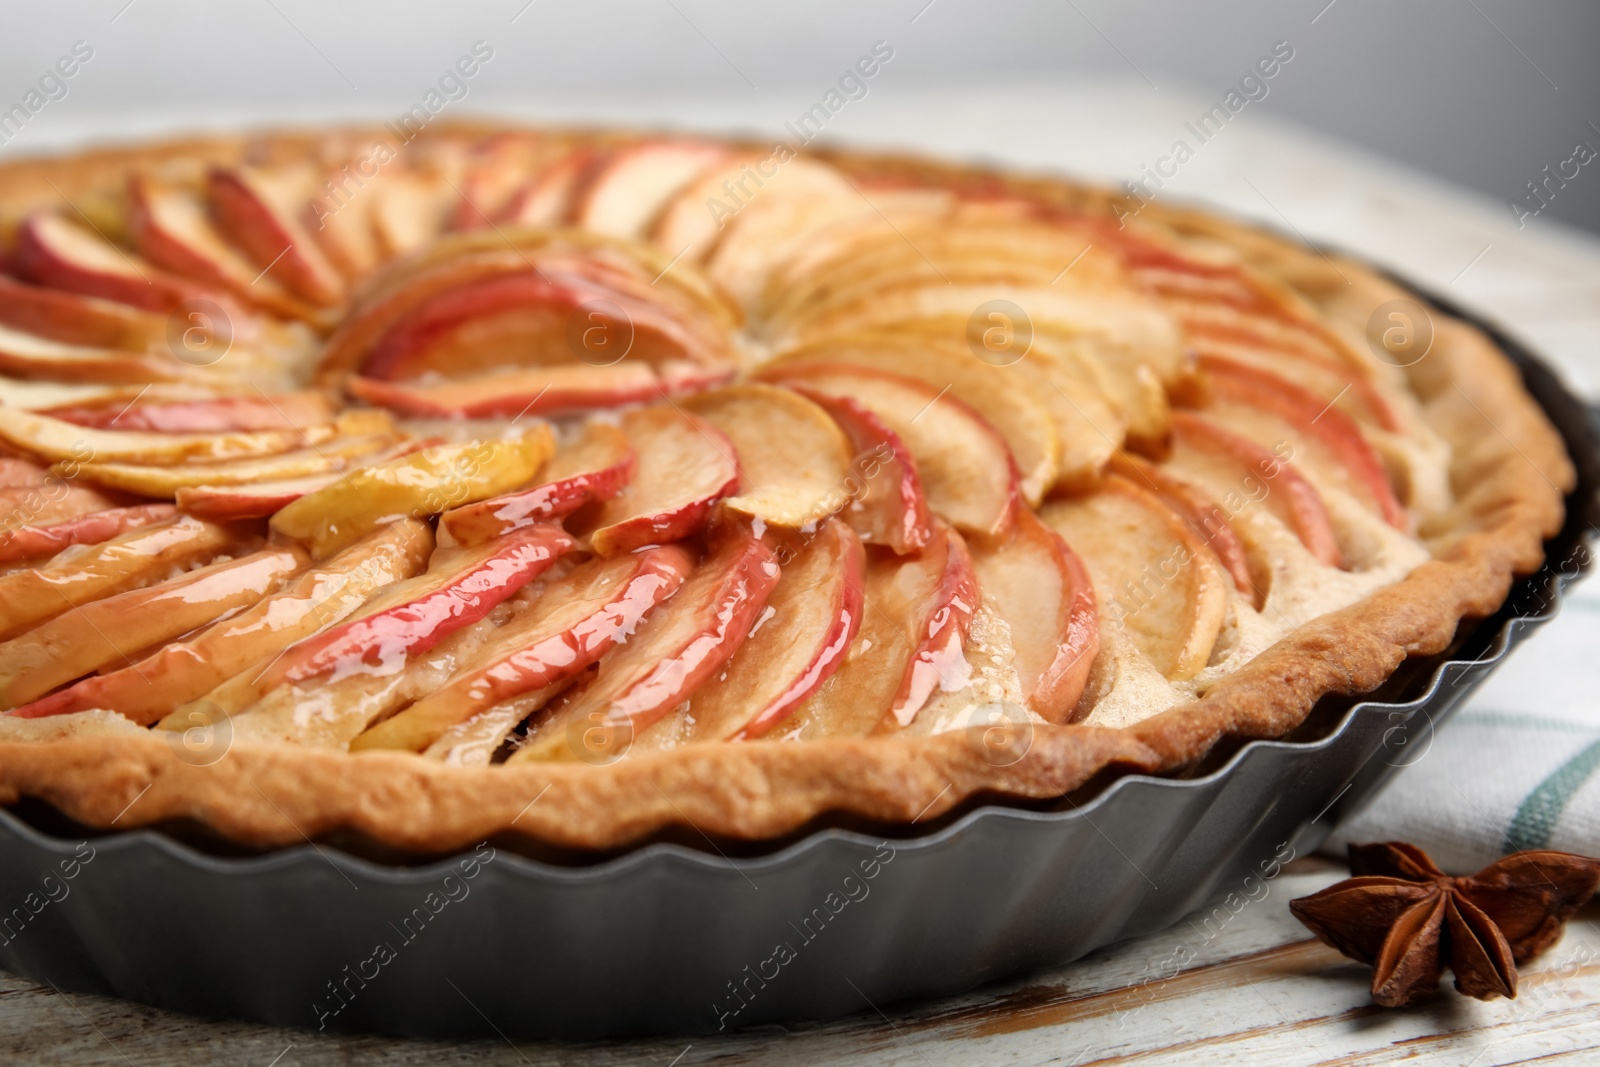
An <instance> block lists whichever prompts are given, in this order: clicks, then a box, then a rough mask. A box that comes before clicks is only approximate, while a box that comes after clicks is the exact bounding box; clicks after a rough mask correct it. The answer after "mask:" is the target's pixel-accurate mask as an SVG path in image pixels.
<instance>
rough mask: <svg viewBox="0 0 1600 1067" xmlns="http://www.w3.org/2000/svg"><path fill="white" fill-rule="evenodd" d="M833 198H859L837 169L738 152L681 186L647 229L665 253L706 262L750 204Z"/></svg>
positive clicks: (811, 160) (814, 163) (692, 260)
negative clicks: (724, 234)
mask: <svg viewBox="0 0 1600 1067" xmlns="http://www.w3.org/2000/svg"><path fill="white" fill-rule="evenodd" d="M824 196H837V197H840V198H844V197H850V198H852V199H857V197H856V193H855V190H854V189H852V188H850V184H849V182H847V181H846V180H845V179H844V178H843V177H842V176H841V175H840V174H839V172H838V171H837V170H835V169H833V168H832V167H831V166H829V165H828V164H826V163H822V162H819V161H817V160H813V159H803V158H802V159H795V158H790V159H787V160H779V159H778V158H777V157H776V155H766V156H762V155H758V154H756V153H740V154H738V155H733V156H724V157H723V161H722V162H720V163H716V164H714V165H713V166H711V167H708V168H706V169H704V170H702V171H701V172H700V173H699V175H698V176H697V177H695V178H694V179H692V180H691V181H690V182H689V183H688V184H686V185H683V186H681V187H680V188H679V189H678V191H677V192H675V193H674V194H673V195H672V196H671V198H670V199H669V200H668V202H667V204H666V206H665V207H664V208H662V210H661V212H660V214H659V215H658V216H657V217H656V220H655V222H654V223H653V224H652V225H651V227H650V240H651V241H652V242H653V243H654V244H655V245H656V246H657V247H658V248H661V249H662V250H663V251H665V252H666V253H667V254H668V255H671V256H676V255H679V254H684V250H685V249H687V250H688V251H687V255H688V257H689V261H690V262H694V261H696V260H700V259H703V258H705V256H706V255H707V254H708V253H709V252H710V251H711V249H712V247H713V246H714V245H715V243H716V241H717V238H718V237H719V236H720V235H721V234H722V233H723V232H725V231H726V228H727V226H728V224H729V220H730V219H732V218H736V217H737V216H738V215H739V213H740V212H742V211H743V210H744V208H745V207H746V206H748V205H749V204H752V203H756V202H761V203H771V202H774V201H779V200H788V201H791V202H792V201H793V200H795V199H798V198H806V197H824Z"/></svg>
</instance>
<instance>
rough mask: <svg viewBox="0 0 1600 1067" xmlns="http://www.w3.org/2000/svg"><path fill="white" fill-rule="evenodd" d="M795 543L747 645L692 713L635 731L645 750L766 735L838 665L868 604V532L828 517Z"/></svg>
mask: <svg viewBox="0 0 1600 1067" xmlns="http://www.w3.org/2000/svg"><path fill="white" fill-rule="evenodd" d="M788 547H789V546H780V548H779V550H778V552H779V560H780V562H781V564H782V569H783V570H782V574H781V575H780V576H779V578H778V584H777V586H775V587H774V588H773V590H772V595H771V596H769V597H768V598H767V603H766V606H765V607H764V608H763V609H762V611H761V615H760V617H759V618H758V619H757V620H756V624H755V629H754V632H753V633H752V634H751V635H750V637H749V639H748V640H747V641H745V643H744V646H743V647H742V648H740V649H739V651H738V652H737V653H736V654H735V655H734V657H733V658H732V659H731V660H729V661H728V666H727V669H726V670H725V671H723V672H722V674H720V675H718V677H717V682H716V684H715V685H707V686H704V687H702V688H701V689H700V691H699V692H698V693H696V694H695V695H694V696H693V697H692V698H691V699H690V702H689V713H688V715H687V716H683V717H673V718H671V719H668V720H666V721H664V722H660V723H657V724H656V725H655V726H654V727H652V728H651V729H649V730H647V731H645V732H644V733H643V734H641V735H640V736H638V737H637V738H635V740H634V744H635V747H636V749H637V750H638V751H647V750H650V749H653V748H660V747H668V746H672V745H680V744H688V743H690V742H693V741H743V740H752V739H755V738H758V737H762V736H765V735H766V734H767V733H769V732H771V731H772V730H774V729H781V728H782V724H783V721H784V720H785V719H787V718H788V717H789V715H790V714H791V713H793V711H794V710H795V709H796V708H797V707H799V706H800V704H801V702H802V701H804V700H805V699H806V698H807V697H809V696H810V695H811V694H812V693H814V692H816V691H817V689H818V687H820V686H821V685H823V683H825V682H826V681H827V680H828V679H829V678H832V677H833V675H834V674H835V673H836V672H837V671H838V670H839V667H840V666H841V665H842V664H843V663H844V659H845V655H846V654H847V653H848V652H849V650H850V645H851V644H852V642H854V641H855V639H856V634H857V632H858V631H859V630H860V629H861V616H862V613H863V612H864V611H865V610H866V606H865V603H864V600H863V597H864V593H863V587H862V579H863V572H864V570H865V568H866V555H865V552H864V551H863V550H862V547H861V540H860V539H859V538H858V537H856V535H855V532H854V531H853V530H851V529H850V527H849V526H847V525H846V524H845V523H843V522H841V521H839V520H838V519H829V520H828V521H827V522H825V523H824V524H823V525H822V527H821V529H819V530H818V531H817V532H816V535H815V536H814V537H812V538H811V540H810V541H809V542H807V543H805V544H803V545H801V546H800V547H799V548H798V549H795V550H793V554H792V555H790V554H789V552H786V548H788ZM786 555H788V556H789V558H788V559H786V560H785V556H786Z"/></svg>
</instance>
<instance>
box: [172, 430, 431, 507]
mask: <svg viewBox="0 0 1600 1067" xmlns="http://www.w3.org/2000/svg"><path fill="white" fill-rule="evenodd" d="M443 443H444V442H443V440H442V439H441V438H437V437H428V438H417V439H413V440H408V441H402V442H400V443H399V444H397V445H395V446H394V447H392V448H387V449H384V450H383V451H382V452H379V453H375V454H373V455H371V456H368V457H363V458H362V460H361V461H360V463H361V466H363V467H370V466H377V465H379V464H383V463H387V462H389V461H390V460H393V459H398V458H400V457H401V456H408V455H410V454H411V453H413V452H419V451H421V450H422V449H424V448H431V447H433V446H434V445H438V444H443ZM344 477H345V474H344V472H342V471H327V472H325V473H322V474H312V475H308V476H306V477H304V478H283V479H280V480H277V481H259V482H250V483H248V484H244V485H196V486H183V487H180V488H179V489H178V491H177V493H176V495H175V497H174V499H175V500H176V501H177V505H178V507H179V508H181V509H183V510H184V511H185V512H187V513H188V514H190V515H198V516H200V517H201V518H202V519H211V520H212V521H213V522H230V521H233V520H236V519H261V518H266V517H267V516H268V515H272V514H275V513H276V512H278V511H279V510H281V509H283V508H285V507H287V506H288V505H290V504H292V503H294V502H295V501H296V500H299V499H300V498H301V497H303V496H306V495H307V494H309V493H315V492H317V491H318V490H321V489H326V488H328V487H329V486H332V485H337V484H338V483H339V482H340V481H341V480H342V479H343V478H344Z"/></svg>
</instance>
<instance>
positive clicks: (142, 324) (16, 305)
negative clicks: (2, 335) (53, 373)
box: [0, 275, 167, 352]
mask: <svg viewBox="0 0 1600 1067" xmlns="http://www.w3.org/2000/svg"><path fill="white" fill-rule="evenodd" d="M0 325H3V326H6V327H9V328H10V329H13V330H16V331H18V332H19V333H27V334H33V335H35V336H37V337H48V338H49V339H50V340H52V341H59V342H60V343H62V344H67V345H77V346H79V347H82V348H109V349H115V350H118V351H123V352H145V351H159V350H160V349H161V348H163V347H165V345H166V340H167V320H166V318H165V317H164V316H161V315H153V314H150V313H148V312H144V311H139V310H135V309H134V308H131V307H128V306H126V305H124V304H117V303H112V302H111V301H107V300H97V299H95V298H93V297H87V296H83V295H81V294H78V293H69V292H64V291H62V290H60V289H52V288H46V287H44V286H40V285H25V284H23V283H22V282H20V281H18V280H17V279H15V278H9V277H6V276H5V275H0Z"/></svg>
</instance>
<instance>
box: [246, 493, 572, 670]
mask: <svg viewBox="0 0 1600 1067" xmlns="http://www.w3.org/2000/svg"><path fill="white" fill-rule="evenodd" d="M572 547H573V540H572V538H571V537H569V536H567V534H566V533H565V532H564V531H562V530H561V529H560V528H559V527H556V526H549V525H541V526H529V527H526V528H524V529H521V530H517V531H515V532H513V533H510V534H507V535H506V536H505V537H502V538H500V539H499V540H497V541H493V542H490V543H489V544H487V545H475V546H471V547H460V548H440V549H438V550H436V551H435V552H434V556H433V559H432V560H430V561H429V563H428V570H427V572H426V573H424V574H420V575H418V576H417V577H415V578H412V579H410V580H409V581H406V582H402V583H400V584H399V585H397V586H395V587H393V588H392V589H390V590H389V591H388V593H386V594H385V595H384V596H382V597H380V598H379V599H378V600H376V601H374V602H372V603H370V604H368V605H367V610H365V611H363V612H362V613H360V614H359V615H358V616H357V617H356V618H354V619H351V620H349V621H348V622H345V623H343V624H341V625H339V626H335V627H333V628H331V629H329V630H325V631H323V632H322V633H320V634H318V635H317V636H315V637H312V638H309V639H307V640H305V641H302V642H300V643H299V644H297V645H295V646H294V647H293V648H291V649H290V650H289V651H288V652H287V653H286V654H285V655H284V656H283V657H282V658H281V659H279V660H278V661H277V662H276V663H275V664H273V665H272V667H270V668H269V669H268V670H267V671H266V672H265V673H264V675H263V677H262V681H261V688H260V691H261V692H266V691H267V690H269V689H273V688H275V687H276V686H279V685H282V684H284V683H286V682H289V683H298V682H304V681H306V680H308V679H311V678H318V677H322V676H325V675H333V676H334V677H336V678H337V677H340V676H343V675H346V674H351V673H359V672H362V671H381V670H384V669H388V668H390V667H392V666H393V665H395V664H402V663H404V662H405V661H406V660H407V659H408V658H409V657H411V656H415V655H419V654H421V653H423V652H426V651H428V649H430V648H432V647H433V646H434V645H437V644H438V643H439V642H440V641H442V640H444V639H445V638H446V637H448V636H450V635H451V634H452V633H455V632H456V631H457V630H459V629H461V628H462V627H464V626H471V625H473V624H474V623H477V622H481V621H482V620H483V619H484V617H485V616H486V615H488V613H489V612H490V610H492V609H493V608H494V607H495V605H497V604H499V603H500V602H501V601H503V600H505V599H506V598H507V597H509V596H511V595H512V594H513V593H515V592H516V591H517V590H519V589H521V588H522V587H523V586H525V585H527V584H528V583H529V582H531V581H533V580H534V579H535V578H537V577H538V576H539V575H540V574H542V573H544V571H545V570H546V569H547V568H548V567H549V566H550V564H552V563H554V562H555V561H556V559H557V558H558V557H559V556H561V555H562V554H563V553H564V552H566V551H567V550H568V549H570V548H572Z"/></svg>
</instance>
